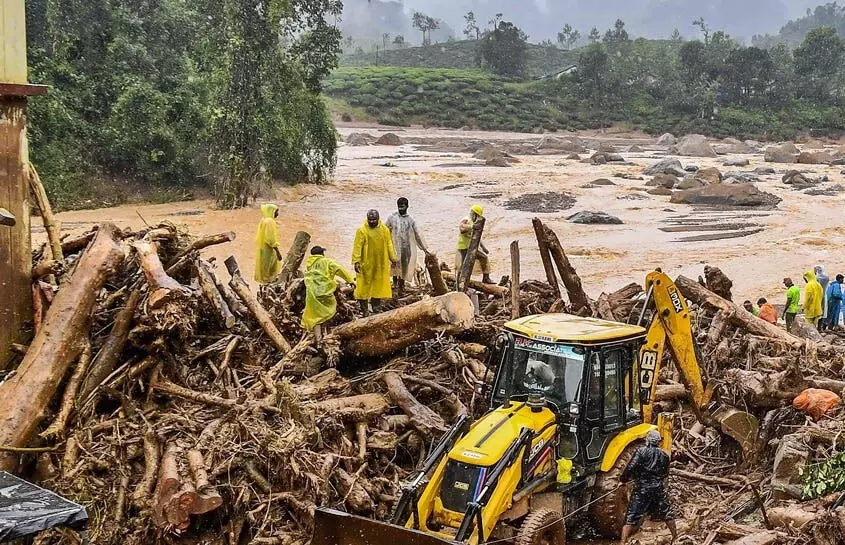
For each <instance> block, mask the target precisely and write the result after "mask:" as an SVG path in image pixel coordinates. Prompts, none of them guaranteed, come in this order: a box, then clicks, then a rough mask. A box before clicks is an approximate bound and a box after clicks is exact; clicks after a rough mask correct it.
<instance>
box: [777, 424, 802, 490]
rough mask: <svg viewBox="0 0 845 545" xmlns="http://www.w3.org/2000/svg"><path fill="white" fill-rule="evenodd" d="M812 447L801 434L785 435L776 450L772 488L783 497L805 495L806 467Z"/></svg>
mask: <svg viewBox="0 0 845 545" xmlns="http://www.w3.org/2000/svg"><path fill="white" fill-rule="evenodd" d="M809 459H810V449H809V448H808V447H807V444H806V443H805V442H804V436H803V435H801V434H792V435H784V436H783V437H781V439H780V442H779V443H778V448H777V450H776V451H775V464H774V467H773V468H772V490H773V491H774V492H775V494H776V495H777V496H779V497H781V498H783V497H793V498H801V497H802V496H803V485H804V475H803V474H804V469H805V466H806V465H807V461H808V460H809Z"/></svg>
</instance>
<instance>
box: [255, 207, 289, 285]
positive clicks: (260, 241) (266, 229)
mask: <svg viewBox="0 0 845 545" xmlns="http://www.w3.org/2000/svg"><path fill="white" fill-rule="evenodd" d="M277 217H279V207H278V206H276V205H275V204H262V205H261V221H260V222H259V223H258V233H257V234H256V235H255V245H256V247H257V250H256V255H255V281H256V282H258V283H259V284H267V283H269V282H271V281H272V280H273V279H274V278H276V276H277V275H278V274H279V273H280V272H281V270H282V252H281V251H280V250H279V230H278V228H277V227H276V218H277Z"/></svg>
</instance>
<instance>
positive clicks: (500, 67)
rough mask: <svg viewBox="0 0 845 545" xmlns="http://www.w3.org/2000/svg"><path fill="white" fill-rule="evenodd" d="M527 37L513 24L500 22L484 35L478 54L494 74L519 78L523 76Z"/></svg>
mask: <svg viewBox="0 0 845 545" xmlns="http://www.w3.org/2000/svg"><path fill="white" fill-rule="evenodd" d="M527 42H528V36H526V35H525V33H524V32H522V30H520V29H519V27H517V26H516V25H514V24H513V23H509V22H507V21H500V22H499V24H498V25H497V26H496V27H495V28H494V29H493V30H489V31H487V32H485V33H484V35H483V36H482V37H481V44H480V45H479V47H478V53H479V55H480V57H481V59H482V60H483V61H484V65H485V66H487V67H489V68H490V70H491V71H492V72H493V73H494V74H498V75H500V76H506V77H511V78H521V77H522V76H523V75H524V74H525V67H526V50H527Z"/></svg>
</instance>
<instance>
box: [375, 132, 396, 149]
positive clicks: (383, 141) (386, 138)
mask: <svg viewBox="0 0 845 545" xmlns="http://www.w3.org/2000/svg"><path fill="white" fill-rule="evenodd" d="M376 145H378V146H401V145H402V139H401V138H399V137H398V136H397V135H395V134H393V133H392V132H388V133H385V134H383V135H381V137H380V138H379V139H378V140H376Z"/></svg>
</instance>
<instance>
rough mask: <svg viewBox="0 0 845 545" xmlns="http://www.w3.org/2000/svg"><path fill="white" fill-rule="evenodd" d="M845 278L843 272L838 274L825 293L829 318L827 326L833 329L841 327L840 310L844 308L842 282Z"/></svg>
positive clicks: (826, 322)
mask: <svg viewBox="0 0 845 545" xmlns="http://www.w3.org/2000/svg"><path fill="white" fill-rule="evenodd" d="M843 280H845V277H843V276H842V275H841V274H837V275H836V279H835V280H834V281H833V282H831V283H830V286H828V287H827V292H826V293H825V295H826V297H827V320H826V321H825V327H827V328H828V329H833V328H834V327H839V311H840V310H841V309H842V282H843Z"/></svg>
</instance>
